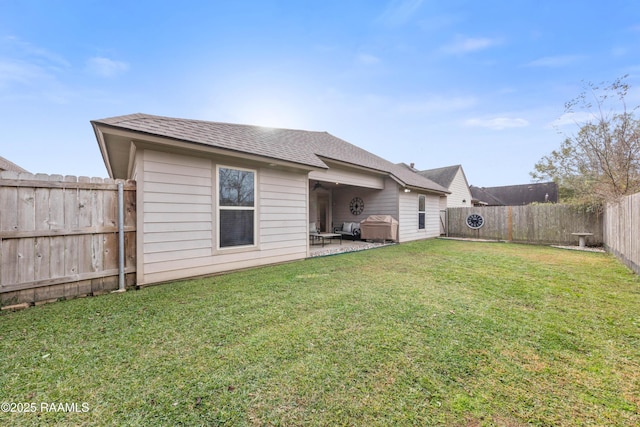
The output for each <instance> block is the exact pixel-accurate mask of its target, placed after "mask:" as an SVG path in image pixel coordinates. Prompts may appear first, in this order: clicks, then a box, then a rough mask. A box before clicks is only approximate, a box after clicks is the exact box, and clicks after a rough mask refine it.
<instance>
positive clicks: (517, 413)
mask: <svg viewBox="0 0 640 427" xmlns="http://www.w3.org/2000/svg"><path fill="white" fill-rule="evenodd" d="M0 402H13V403H16V405H14V408H13V409H19V407H18V404H20V403H22V404H24V403H34V404H35V405H34V406H35V407H36V408H35V409H36V412H35V413H10V412H9V413H7V412H0V425H54V424H56V423H58V424H60V425H128V426H135V425H140V426H149V425H154V426H155V425H169V426H174V425H185V426H191V425H206V426H215V425H233V426H236V425H240V426H242V425H249V426H253V425H255V426H263V425H281V426H300V425H315V426H329V425H344V426H354V425H356V426H357V425H363V426H378V425H379V426H388V425H398V426H402V425H406V426H414V425H457V426H482V425H487V426H490V425H496V426H520V425H525V424H533V425H545V426H559V425H602V426H614V425H615V426H625V425H626V426H632V425H638V424H640V279H639V278H638V277H637V276H635V275H634V274H632V273H631V272H630V271H629V270H628V269H626V268H625V267H623V266H622V265H621V264H620V263H619V262H618V261H617V260H616V259H615V258H613V257H611V256H609V255H603V254H597V253H595V254H594V253H585V252H577V251H566V250H561V249H554V248H549V247H540V246H527V245H516V244H499V243H471V242H458V241H447V240H430V241H422V242H415V243H409V244H403V245H397V246H391V247H386V248H382V249H376V250H371V251H366V252H358V253H351V254H345V255H339V256H333V257H326V258H316V259H311V260H306V261H301V262H296V263H291V264H286V265H279V266H272V267H266V268H259V269H253V270H249V271H243V272H238V273H234V274H228V275H223V276H217V277H213V278H207V279H201V280H192V281H185V282H176V283H172V284H167V285H162V286H156V287H150V288H146V289H143V290H140V291H131V292H127V293H125V294H112V295H106V296H100V297H96V298H84V299H77V300H71V301H64V302H59V303H55V304H50V305H45V306H41V307H36V308H31V309H28V310H24V311H20V312H3V313H2V314H0ZM42 403H46V404H47V405H51V404H59V403H63V404H64V403H69V404H72V403H75V404H76V405H77V408H75V409H76V410H75V411H74V412H71V413H65V412H63V411H58V412H55V411H49V412H46V411H43V410H42V409H43V408H42V406H41V404H42ZM83 404H84V405H85V406H82V405H83ZM22 406H24V405H22ZM3 408H6V407H3ZM54 408H55V409H59V406H58V407H54ZM45 409H46V408H45ZM67 409H74V408H67Z"/></svg>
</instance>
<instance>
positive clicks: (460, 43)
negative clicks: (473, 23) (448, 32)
mask: <svg viewBox="0 0 640 427" xmlns="http://www.w3.org/2000/svg"><path fill="white" fill-rule="evenodd" d="M501 43H502V41H501V40H499V39H492V38H488V37H461V36H458V37H456V39H455V40H454V41H453V42H451V43H449V44H447V45H445V46H443V47H442V49H441V50H442V51H443V52H444V53H448V54H451V55H459V54H465V53H471V52H477V51H480V50H484V49H488V48H490V47H493V46H497V45H499V44H501Z"/></svg>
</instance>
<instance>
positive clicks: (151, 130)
mask: <svg viewBox="0 0 640 427" xmlns="http://www.w3.org/2000/svg"><path fill="white" fill-rule="evenodd" d="M91 124H92V125H93V127H94V130H95V133H96V137H97V138H98V143H99V144H100V149H101V151H102V154H103V157H104V159H105V163H107V169H110V170H109V174H110V175H113V174H114V171H113V168H110V167H109V161H110V160H109V152H108V151H109V150H108V149H107V147H106V146H105V141H104V134H108V133H109V132H110V130H113V129H116V130H125V131H133V132H136V133H139V134H141V135H150V136H159V137H163V138H169V139H172V140H176V141H182V142H187V143H191V144H196V145H200V146H205V147H211V148H216V149H223V150H228V151H229V152H234V153H238V154H240V153H244V154H250V155H256V156H260V157H264V158H266V159H274V160H283V161H286V162H291V163H294V164H297V165H300V166H303V167H305V168H308V169H310V170H312V169H318V168H320V169H328V168H329V166H327V164H326V163H325V162H324V161H323V159H327V160H335V161H339V162H342V163H346V164H350V165H353V166H358V167H364V168H366V169H371V170H374V171H378V172H383V173H386V174H389V175H390V176H391V177H392V178H395V179H396V180H397V181H399V182H400V183H401V184H402V185H406V186H412V187H417V188H421V189H425V190H430V191H435V192H439V193H447V192H448V191H447V189H446V188H443V187H442V186H440V185H438V184H436V183H435V182H433V181H431V180H429V179H426V178H424V177H422V176H420V175H418V174H416V173H414V172H411V171H409V170H407V169H406V168H402V167H400V166H398V165H395V164H393V163H391V162H389V161H387V160H385V159H383V158H381V157H378V156H376V155H375V154H372V153H370V152H368V151H366V150H363V149H362V148H359V147H356V146H355V145H353V144H350V143H348V142H346V141H344V140H342V139H340V138H337V137H335V136H333V135H331V134H329V133H328V132H316V131H306V130H294V129H279V128H268V127H262V126H252V125H241V124H231V123H221V122H209V121H203V120H191V119H179V118H171V117H162V116H153V115H148V114H139V113H138V114H130V115H125V116H118V117H111V118H107V119H101V120H93V121H91ZM127 149H128V148H127ZM118 178H120V176H118ZM122 178H125V177H122Z"/></svg>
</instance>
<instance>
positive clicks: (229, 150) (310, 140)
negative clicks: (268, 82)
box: [91, 114, 448, 285]
mask: <svg viewBox="0 0 640 427" xmlns="http://www.w3.org/2000/svg"><path fill="white" fill-rule="evenodd" d="M91 123H92V125H93V128H94V131H95V134H96V138H97V141H98V144H99V146H100V150H101V152H102V156H103V159H104V162H105V165H106V167H107V170H108V172H109V175H110V176H111V177H112V178H122V179H135V180H136V181H137V213H136V215H137V241H136V248H137V254H136V259H137V266H136V274H137V282H138V284H139V285H144V284H149V283H157V282H162V281H168V280H175V279H180V278H185V277H192V276H197V275H206V274H213V273H217V272H222V271H230V270H236V269H241V268H246V267H254V266H259V265H265V264H272V263H278V262H284V261H292V260H298V259H303V258H306V257H308V256H309V253H310V250H309V229H310V223H317V224H319V225H320V227H321V230H322V231H329V230H331V229H332V227H333V226H339V225H340V224H342V223H343V222H359V221H361V220H364V219H365V218H367V217H368V216H369V215H391V216H393V217H394V218H395V219H396V220H398V222H399V232H398V241H399V242H407V241H411V240H416V239H426V238H430V237H437V236H438V235H439V230H440V229H439V215H438V211H439V200H440V197H441V196H444V195H446V194H447V193H448V191H447V189H446V188H444V187H442V186H440V185H438V184H436V183H434V182H433V181H431V180H429V179H427V178H424V177H422V176H420V175H418V174H416V173H414V172H412V171H410V170H408V169H407V168H405V167H402V166H400V165H395V164H393V163H391V162H388V161H387V160H384V159H382V158H380V157H378V156H375V155H374V154H371V153H369V152H367V151H365V150H363V149H361V148H358V147H356V146H354V145H352V144H349V143H348V142H346V141H343V140H341V139H339V138H336V137H335V136H332V135H330V134H329V133H326V132H310V131H303V130H290V129H273V128H265V127H259V126H248V125H236V124H228V123H217V122H206V121H199V120H186V119H175V118H169V117H159V116H150V115H146V114H132V115H127V116H120V117H113V118H108V119H103V120H94V121H92V122H91ZM354 200H355V201H356V202H354ZM360 200H361V201H362V203H360ZM363 206H364V208H362V207H363Z"/></svg>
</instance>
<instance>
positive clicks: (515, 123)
mask: <svg viewBox="0 0 640 427" xmlns="http://www.w3.org/2000/svg"><path fill="white" fill-rule="evenodd" d="M464 124H465V126H471V127H484V128H488V129H493V130H504V129H510V128H521V127H526V126H529V122H528V121H527V120H525V119H521V118H510V117H495V118H492V119H478V118H474V119H469V120H466V121H465V122H464Z"/></svg>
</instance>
